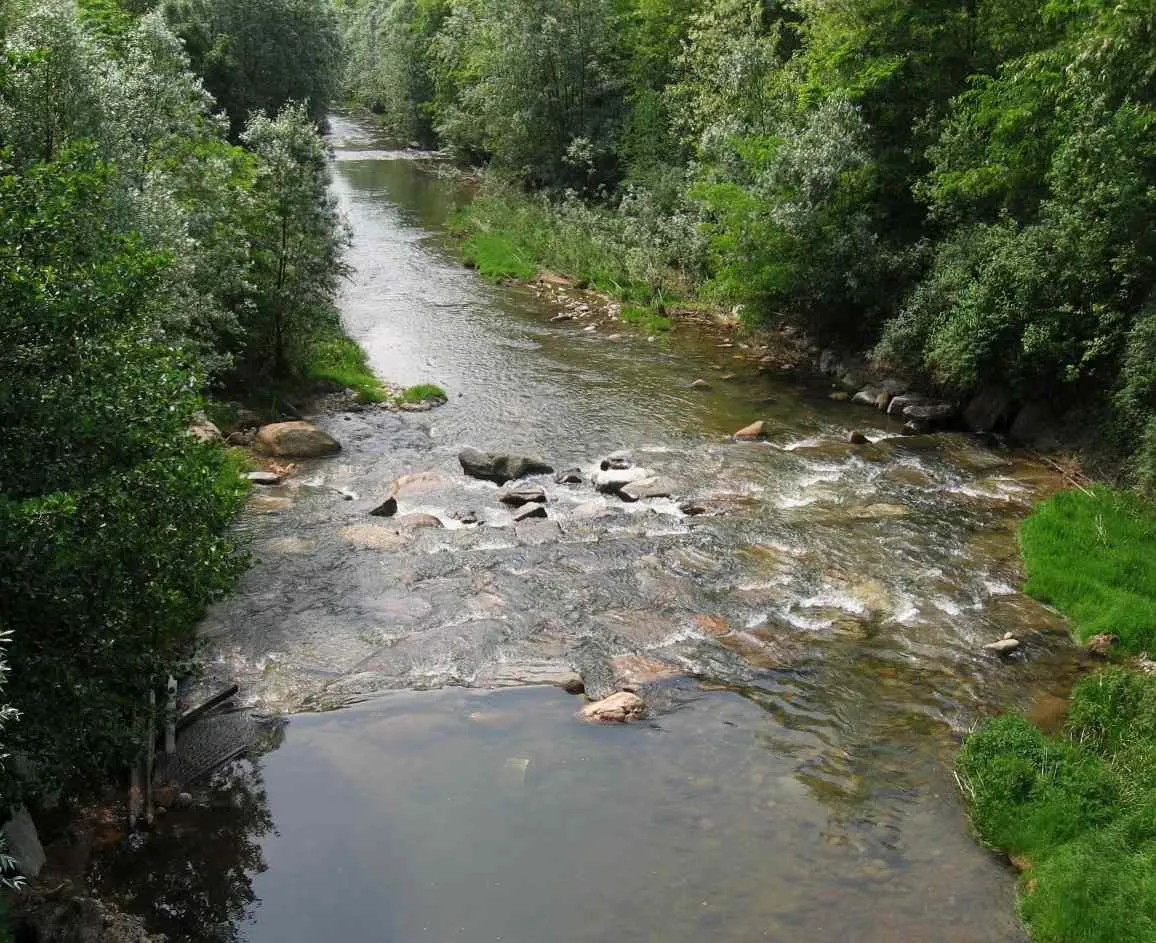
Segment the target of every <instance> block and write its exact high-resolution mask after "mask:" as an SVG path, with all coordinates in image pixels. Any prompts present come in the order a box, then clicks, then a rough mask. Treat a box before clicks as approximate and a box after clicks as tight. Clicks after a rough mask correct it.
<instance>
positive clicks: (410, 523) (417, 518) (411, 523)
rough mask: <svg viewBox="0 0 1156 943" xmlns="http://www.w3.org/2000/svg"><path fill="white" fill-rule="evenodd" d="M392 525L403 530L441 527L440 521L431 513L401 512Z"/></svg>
mask: <svg viewBox="0 0 1156 943" xmlns="http://www.w3.org/2000/svg"><path fill="white" fill-rule="evenodd" d="M393 523H394V526H396V527H400V528H403V529H405V530H419V529H420V528H423V527H441V526H443V525H442V522H441V521H440V520H438V518H436V517H434V516H433V515H432V514H403V515H402V516H401V517H399V518H397V519H396V520H395V521H394V522H393Z"/></svg>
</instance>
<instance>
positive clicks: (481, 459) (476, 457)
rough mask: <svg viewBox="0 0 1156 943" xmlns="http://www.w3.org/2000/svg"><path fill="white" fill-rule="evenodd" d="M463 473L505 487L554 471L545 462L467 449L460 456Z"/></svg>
mask: <svg viewBox="0 0 1156 943" xmlns="http://www.w3.org/2000/svg"><path fill="white" fill-rule="evenodd" d="M458 461H459V462H460V463H461V466H462V471H464V472H465V473H466V474H467V475H469V476H470V477H471V478H480V479H481V480H483V481H493V482H496V483H497V484H499V485H504V484H505V483H506V482H508V481H515V480H517V479H518V478H524V477H525V476H527V475H545V474H549V473H550V472H552V471H554V469H553V468H551V467H550V466H549V465H547V464H546V463H545V462H543V461H541V460H539V459H536V458H529V457H527V456H524V455H495V454H493V453H491V452H482V451H480V450H478V449H474V448H465V449H462V451H461V452H460V453H459V454H458Z"/></svg>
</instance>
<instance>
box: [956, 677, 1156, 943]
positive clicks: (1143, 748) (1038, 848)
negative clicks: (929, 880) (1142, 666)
mask: <svg viewBox="0 0 1156 943" xmlns="http://www.w3.org/2000/svg"><path fill="white" fill-rule="evenodd" d="M957 768H958V772H959V776H960V781H961V783H962V785H963V788H964V791H965V793H966V795H967V798H968V800H969V804H970V807H971V813H972V821H973V824H974V826H975V829H976V831H977V832H978V833H979V835H980V837H981V838H982V839H983V840H984V841H985V842H986V843H987V844H989V845H991V846H993V847H995V848H999V849H1002V850H1004V851H1006V852H1008V854H1010V855H1013V856H1016V857H1017V860H1019V861H1020V863H1021V865H1022V866H1024V867H1025V868H1026V871H1025V873H1024V876H1023V878H1022V891H1023V894H1022V896H1021V899H1020V911H1021V915H1022V917H1023V919H1024V921H1025V923H1026V924H1027V925H1028V926H1029V928H1030V929H1031V931H1032V935H1033V939H1035V940H1038V941H1043V943H1075V941H1080V943H1125V941H1128V943H1139V941H1154V940H1156V789H1153V788H1152V783H1153V781H1154V778H1153V777H1154V776H1156V678H1154V677H1151V676H1149V675H1144V674H1140V673H1138V672H1134V671H1130V670H1128V669H1124V668H1118V667H1117V668H1109V669H1107V670H1105V671H1103V672H1101V673H1099V674H1097V675H1093V676H1091V677H1089V678H1085V679H1084V680H1083V681H1081V682H1080V683H1079V684H1078V685H1077V686H1076V688H1075V690H1074V691H1073V694H1072V703H1071V709H1070V712H1069V715H1068V722H1067V725H1066V727H1065V729H1064V733H1063V736H1062V737H1058V738H1055V737H1048V736H1045V735H1044V734H1043V733H1041V732H1040V731H1039V730H1038V729H1037V728H1035V727H1034V726H1032V724H1031V723H1029V722H1028V721H1027V720H1026V719H1025V718H1023V717H1022V716H1019V715H1011V714H1009V715H1006V716H1003V717H999V718H996V719H995V720H992V721H990V722H988V723H987V724H985V725H984V726H983V727H982V728H980V729H979V730H978V731H977V732H976V733H974V734H973V735H972V736H971V737H969V738H968V740H967V742H966V743H965V744H964V747H963V750H962V752H961V753H960V755H959V759H958V763H957Z"/></svg>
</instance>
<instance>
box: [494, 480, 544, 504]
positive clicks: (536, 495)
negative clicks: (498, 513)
mask: <svg viewBox="0 0 1156 943" xmlns="http://www.w3.org/2000/svg"><path fill="white" fill-rule="evenodd" d="M498 500H499V501H501V502H502V504H508V505H509V506H510V507H515V508H520V507H522V505H524V504H545V503H546V492H545V491H543V490H542V489H541V488H533V487H528V486H525V485H523V486H520V487H517V488H511V489H509V490H508V491H504V492H503V493H502V494H500V495H498Z"/></svg>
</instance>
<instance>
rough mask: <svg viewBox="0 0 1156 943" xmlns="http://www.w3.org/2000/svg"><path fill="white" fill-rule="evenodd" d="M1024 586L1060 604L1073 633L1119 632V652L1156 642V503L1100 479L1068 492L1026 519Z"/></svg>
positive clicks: (1081, 637)
mask: <svg viewBox="0 0 1156 943" xmlns="http://www.w3.org/2000/svg"><path fill="white" fill-rule="evenodd" d="M1020 546H1021V549H1022V550H1023V555H1024V564H1025V568H1026V570H1027V583H1026V585H1025V587H1024V588H1025V589H1026V591H1027V592H1028V593H1030V594H1031V595H1032V596H1034V597H1036V598H1037V599H1040V600H1042V601H1043V602H1046V603H1049V604H1051V605H1053V606H1055V607H1056V608H1057V609H1059V610H1060V611H1061V612H1062V613H1064V615H1066V616H1067V617H1068V618H1069V619H1070V620H1071V621H1072V626H1073V632H1074V634H1075V635H1076V637H1077V639H1079V640H1080V641H1086V640H1087V639H1088V638H1090V637H1091V636H1093V635H1098V634H1100V633H1108V634H1112V635H1116V636H1119V638H1120V649H1121V651H1123V652H1140V651H1147V650H1148V649H1150V648H1152V647H1153V646H1154V645H1156V505H1154V504H1153V503H1152V502H1150V501H1148V500H1146V499H1144V498H1142V497H1139V496H1137V495H1135V494H1132V493H1129V492H1123V491H1115V490H1113V489H1111V488H1106V487H1101V486H1097V487H1095V488H1094V489H1092V490H1091V491H1090V492H1085V491H1065V492H1062V493H1060V494H1057V495H1056V496H1055V497H1053V498H1052V499H1050V500H1049V501H1046V502H1044V503H1043V504H1041V505H1040V506H1039V507H1038V508H1037V509H1036V511H1035V512H1034V513H1033V514H1032V515H1031V516H1030V517H1029V518H1028V519H1027V520H1026V521H1024V523H1023V526H1022V528H1021V530H1020Z"/></svg>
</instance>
